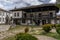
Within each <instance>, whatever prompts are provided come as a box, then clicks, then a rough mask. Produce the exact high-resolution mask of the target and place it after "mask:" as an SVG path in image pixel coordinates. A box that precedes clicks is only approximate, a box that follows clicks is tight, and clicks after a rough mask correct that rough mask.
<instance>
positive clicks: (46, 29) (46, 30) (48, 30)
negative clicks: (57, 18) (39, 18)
mask: <svg viewBox="0 0 60 40" xmlns="http://www.w3.org/2000/svg"><path fill="white" fill-rule="evenodd" d="M51 29H52V26H51V25H50V24H45V25H43V30H44V31H45V32H47V33H48V32H50V30H51Z"/></svg>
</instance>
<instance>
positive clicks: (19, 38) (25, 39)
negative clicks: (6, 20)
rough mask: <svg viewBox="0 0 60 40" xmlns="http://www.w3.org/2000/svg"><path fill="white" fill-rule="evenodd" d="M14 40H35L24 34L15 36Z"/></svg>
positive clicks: (35, 39)
mask: <svg viewBox="0 0 60 40" xmlns="http://www.w3.org/2000/svg"><path fill="white" fill-rule="evenodd" d="M16 40H37V38H35V37H34V36H32V35H30V34H26V33H20V34H17V36H16Z"/></svg>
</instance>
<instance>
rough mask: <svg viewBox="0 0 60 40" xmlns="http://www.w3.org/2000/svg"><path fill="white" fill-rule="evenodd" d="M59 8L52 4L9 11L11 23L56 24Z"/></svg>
mask: <svg viewBox="0 0 60 40" xmlns="http://www.w3.org/2000/svg"><path fill="white" fill-rule="evenodd" d="M58 11H59V8H58V7H56V6H55V5H54V4H42V5H36V6H30V7H24V8H19V9H13V10H10V13H11V14H12V20H13V23H15V24H19V25H44V24H56V23H57V12H58Z"/></svg>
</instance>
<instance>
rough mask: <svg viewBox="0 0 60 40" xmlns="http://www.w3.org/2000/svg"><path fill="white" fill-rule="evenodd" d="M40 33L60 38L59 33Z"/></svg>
mask: <svg viewBox="0 0 60 40" xmlns="http://www.w3.org/2000/svg"><path fill="white" fill-rule="evenodd" d="M40 35H45V36H49V37H53V38H55V39H57V40H60V35H59V34H57V33H52V32H49V33H41V34H40Z"/></svg>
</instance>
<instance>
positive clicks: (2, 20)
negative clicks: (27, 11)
mask: <svg viewBox="0 0 60 40" xmlns="http://www.w3.org/2000/svg"><path fill="white" fill-rule="evenodd" d="M7 16H9V12H8V11H6V10H4V9H1V8H0V24H6V17H7Z"/></svg>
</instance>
